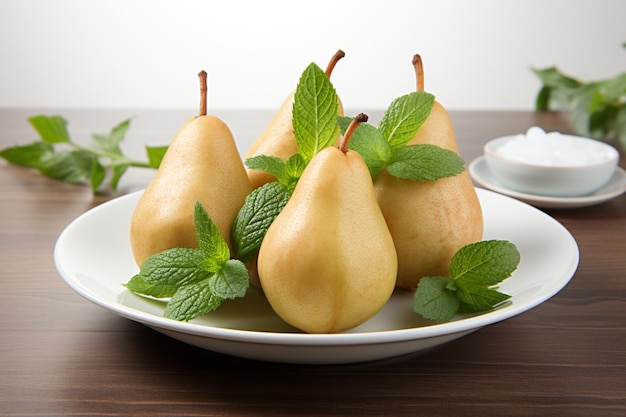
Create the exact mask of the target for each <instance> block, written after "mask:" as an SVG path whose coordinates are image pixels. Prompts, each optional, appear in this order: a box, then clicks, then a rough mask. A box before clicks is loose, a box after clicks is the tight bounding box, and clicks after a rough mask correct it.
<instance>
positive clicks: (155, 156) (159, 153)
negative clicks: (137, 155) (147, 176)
mask: <svg viewBox="0 0 626 417" xmlns="http://www.w3.org/2000/svg"><path fill="white" fill-rule="evenodd" d="M167 149H168V146H146V155H147V157H148V165H149V166H150V167H151V168H155V169H156V168H159V166H161V161H162V160H163V157H164V156H165V153H166V152H167Z"/></svg>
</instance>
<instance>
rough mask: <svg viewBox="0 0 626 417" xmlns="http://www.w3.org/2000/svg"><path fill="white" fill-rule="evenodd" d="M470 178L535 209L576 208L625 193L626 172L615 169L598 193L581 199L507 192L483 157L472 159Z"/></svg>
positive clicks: (598, 202) (469, 169)
mask: <svg viewBox="0 0 626 417" xmlns="http://www.w3.org/2000/svg"><path fill="white" fill-rule="evenodd" d="M468 171H469V173H470V176H471V177H472V178H473V179H474V181H476V183H478V184H479V185H481V186H482V187H485V188H487V189H490V190H493V191H496V192H498V193H500V194H504V195H508V196H509V197H513V198H516V199H518V200H521V201H523V202H525V203H528V204H532V205H533V206H535V207H542V208H577V207H587V206H593V205H596V204H600V203H604V202H605V201H608V200H611V199H613V198H615V197H619V196H620V195H622V194H623V193H624V192H626V172H624V170H623V169H622V168H620V167H617V169H616V170H615V174H613V177H611V179H610V180H609V182H608V183H607V184H606V185H605V186H604V187H602V188H601V189H599V190H598V191H596V192H594V193H592V194H589V195H586V196H581V197H550V196H543V195H535V194H528V193H522V192H519V191H513V190H509V189H508V188H506V187H505V186H503V185H502V184H501V183H500V182H499V181H498V179H497V178H495V177H494V176H493V174H492V173H491V171H490V170H489V167H488V166H487V161H485V157H484V156H480V157H478V158H476V159H474V160H473V161H472V162H471V163H470V164H469V166H468Z"/></svg>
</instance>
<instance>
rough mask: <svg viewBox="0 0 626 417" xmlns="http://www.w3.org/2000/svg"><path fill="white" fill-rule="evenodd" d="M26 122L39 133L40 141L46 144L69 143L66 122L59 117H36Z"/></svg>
mask: <svg viewBox="0 0 626 417" xmlns="http://www.w3.org/2000/svg"><path fill="white" fill-rule="evenodd" d="M28 122H29V123H30V124H31V126H32V127H33V128H35V130H36V131H37V133H39V137H40V138H41V140H43V141H44V142H46V143H51V144H54V143H63V142H70V135H69V133H68V131H67V121H66V120H65V119H64V118H63V117H61V116H56V115H55V116H44V115H37V116H32V117H29V118H28Z"/></svg>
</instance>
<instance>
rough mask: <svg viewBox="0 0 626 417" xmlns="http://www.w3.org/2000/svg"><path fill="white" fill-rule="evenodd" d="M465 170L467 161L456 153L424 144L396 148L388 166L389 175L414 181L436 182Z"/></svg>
mask: <svg viewBox="0 0 626 417" xmlns="http://www.w3.org/2000/svg"><path fill="white" fill-rule="evenodd" d="M464 170H465V161H463V158H461V157H460V156H459V155H457V154H456V153H455V152H452V151H450V150H447V149H443V148H441V147H439V146H435V145H430V144H422V145H409V146H403V147H401V148H395V149H394V150H393V154H392V156H391V160H390V161H389V163H388V164H387V171H388V172H389V174H391V175H393V176H395V177H398V178H405V179H409V180H413V181H435V180H438V179H439V178H445V177H452V176H455V175H458V174H460V173H461V172H463V171H464Z"/></svg>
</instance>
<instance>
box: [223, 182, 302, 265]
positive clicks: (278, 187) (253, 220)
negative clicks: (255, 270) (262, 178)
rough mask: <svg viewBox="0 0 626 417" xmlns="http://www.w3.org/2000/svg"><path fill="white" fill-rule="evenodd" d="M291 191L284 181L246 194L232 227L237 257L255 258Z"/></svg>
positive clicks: (268, 184)
mask: <svg viewBox="0 0 626 417" xmlns="http://www.w3.org/2000/svg"><path fill="white" fill-rule="evenodd" d="M292 191H293V189H291V188H290V187H287V186H286V185H285V184H282V183H280V182H270V183H267V184H264V185H262V186H261V187H259V188H257V189H256V190H254V191H252V192H251V193H250V194H249V195H248V196H247V197H246V199H245V202H244V204H243V207H242V208H241V210H239V213H238V214H237V217H236V218H235V221H234V223H233V227H232V230H231V242H232V245H233V250H234V251H235V255H236V257H237V259H239V260H241V261H242V262H248V261H250V260H252V259H253V258H254V256H255V255H256V252H257V250H258V249H259V247H260V246H261V242H262V241H263V237H264V236H265V233H266V232H267V229H268V228H269V227H270V225H271V224H272V222H273V221H274V219H275V218H276V216H278V214H279V213H280V212H281V210H282V209H283V207H285V205H286V204H287V202H288V201H289V198H290V197H291V193H292Z"/></svg>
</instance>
